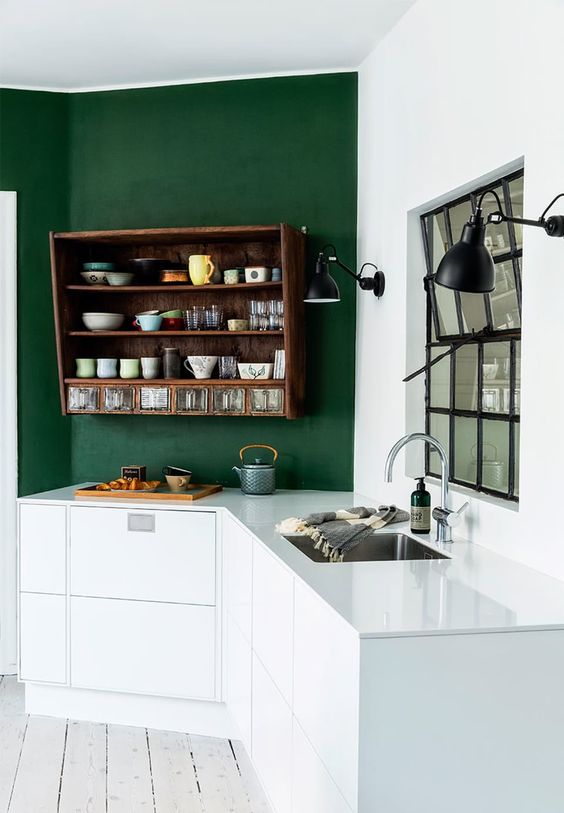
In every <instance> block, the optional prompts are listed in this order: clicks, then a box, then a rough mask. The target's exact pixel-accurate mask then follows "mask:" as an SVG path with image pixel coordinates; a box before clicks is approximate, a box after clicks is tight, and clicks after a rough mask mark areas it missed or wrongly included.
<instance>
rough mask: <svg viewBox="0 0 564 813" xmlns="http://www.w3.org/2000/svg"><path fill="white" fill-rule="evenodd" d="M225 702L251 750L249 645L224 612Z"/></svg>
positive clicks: (247, 747)
mask: <svg viewBox="0 0 564 813" xmlns="http://www.w3.org/2000/svg"><path fill="white" fill-rule="evenodd" d="M226 651H227V664H226V671H227V706H228V708H229V711H230V713H231V716H232V718H233V721H234V723H235V725H236V726H237V730H238V733H239V737H240V738H241V740H242V742H243V745H244V746H245V748H246V749H247V751H248V752H249V754H250V753H251V686H252V681H251V668H252V653H251V645H250V643H249V642H248V641H247V640H246V639H245V636H244V635H243V633H242V632H241V630H240V629H239V627H238V626H237V624H236V623H235V621H234V620H233V619H232V618H231V616H230V614H229V613H228V614H227V648H226Z"/></svg>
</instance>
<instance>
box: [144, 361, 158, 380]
mask: <svg viewBox="0 0 564 813" xmlns="http://www.w3.org/2000/svg"><path fill="white" fill-rule="evenodd" d="M160 367H161V359H160V356H144V357H143V358H142V359H141V370H142V371H143V378H146V379H147V378H158V377H159V370H160Z"/></svg>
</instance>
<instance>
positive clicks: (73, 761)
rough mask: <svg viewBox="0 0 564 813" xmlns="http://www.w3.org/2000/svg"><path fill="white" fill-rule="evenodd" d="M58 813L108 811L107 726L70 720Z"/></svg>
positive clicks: (98, 812) (101, 812) (100, 812)
mask: <svg viewBox="0 0 564 813" xmlns="http://www.w3.org/2000/svg"><path fill="white" fill-rule="evenodd" d="M57 813H106V726H105V725H103V724H102V723H82V722H77V721H71V722H69V726H68V731H67V747H66V751H65V762H64V767H63V778H62V782H61V797H60V800H59V809H58V811H57Z"/></svg>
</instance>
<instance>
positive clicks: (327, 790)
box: [292, 719, 352, 813]
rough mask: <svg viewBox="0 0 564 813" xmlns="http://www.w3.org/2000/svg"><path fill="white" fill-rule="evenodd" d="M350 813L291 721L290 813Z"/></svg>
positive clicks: (308, 745)
mask: <svg viewBox="0 0 564 813" xmlns="http://www.w3.org/2000/svg"><path fill="white" fill-rule="evenodd" d="M313 810H319V811H323V813H352V811H351V808H350V807H349V805H348V804H347V803H346V802H345V800H344V798H343V796H342V795H341V793H340V792H339V789H338V788H337V785H336V784H335V783H334V782H333V780H332V779H331V777H330V776H329V774H328V773H327V769H326V768H325V765H324V764H323V763H322V761H321V760H320V759H319V757H318V756H317V754H316V753H315V751H314V750H313V747H312V745H311V743H310V742H309V740H308V739H307V737H306V735H305V734H304V732H303V731H302V729H301V728H300V724H299V723H298V722H297V720H295V719H294V726H293V740H292V813H312V811H313Z"/></svg>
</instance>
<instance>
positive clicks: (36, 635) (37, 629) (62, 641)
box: [19, 593, 67, 683]
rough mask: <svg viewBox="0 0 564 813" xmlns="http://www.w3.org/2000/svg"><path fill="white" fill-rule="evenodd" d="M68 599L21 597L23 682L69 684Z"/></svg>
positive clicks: (34, 595)
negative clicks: (67, 656) (67, 648)
mask: <svg viewBox="0 0 564 813" xmlns="http://www.w3.org/2000/svg"><path fill="white" fill-rule="evenodd" d="M66 603H67V600H66V598H65V596H49V595H46V594H45V595H39V594H37V593H22V594H21V595H20V619H19V621H20V678H21V679H22V680H31V681H33V680H37V681H44V682H47V683H66V679H67V677H66V675H67V664H66V635H67V613H66Z"/></svg>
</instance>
